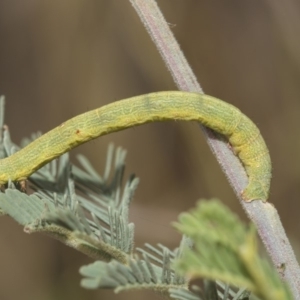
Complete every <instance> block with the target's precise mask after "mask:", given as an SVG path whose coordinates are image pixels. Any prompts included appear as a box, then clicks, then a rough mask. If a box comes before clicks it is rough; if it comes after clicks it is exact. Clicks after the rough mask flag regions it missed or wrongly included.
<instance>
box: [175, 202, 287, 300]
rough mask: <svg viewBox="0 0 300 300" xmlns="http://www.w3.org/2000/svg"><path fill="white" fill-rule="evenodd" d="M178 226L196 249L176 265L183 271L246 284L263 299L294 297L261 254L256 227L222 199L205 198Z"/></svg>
mask: <svg viewBox="0 0 300 300" xmlns="http://www.w3.org/2000/svg"><path fill="white" fill-rule="evenodd" d="M175 227H176V228H177V229H178V230H179V231H180V232H182V233H183V234H186V235H187V236H188V237H190V238H191V239H192V240H193V241H194V248H193V249H185V250H184V251H183V254H182V257H181V258H179V259H178V260H177V261H176V262H175V264H174V268H175V270H177V271H178V272H180V274H185V275H186V276H190V277H191V278H198V277H203V278H208V279H213V280H221V281H224V282H228V283H230V284H232V285H236V286H240V287H245V288H247V289H249V290H251V291H252V292H253V293H255V294H256V295H257V296H259V297H261V298H262V299H270V300H271V299H272V300H283V299H284V300H285V299H292V297H291V294H290V293H289V291H288V289H287V286H286V285H285V284H284V283H283V282H281V280H280V279H279V276H278V274H277V272H276V270H274V269H272V268H271V267H270V265H269V264H268V262H267V261H266V260H264V259H262V258H260V257H259V254H258V248H257V237H256V231H255V229H254V227H253V226H252V225H251V226H249V227H248V226H246V225H244V224H243V223H242V222H241V221H240V220H239V219H238V218H237V217H236V216H235V215H234V214H232V213H231V212H230V210H229V209H228V208H226V207H225V206H224V205H223V204H222V203H221V202H219V201H217V200H215V199H213V200H211V201H204V200H202V201H201V202H199V204H198V205H197V207H196V209H193V210H191V212H189V213H183V214H181V215H180V217H179V223H176V224H175Z"/></svg>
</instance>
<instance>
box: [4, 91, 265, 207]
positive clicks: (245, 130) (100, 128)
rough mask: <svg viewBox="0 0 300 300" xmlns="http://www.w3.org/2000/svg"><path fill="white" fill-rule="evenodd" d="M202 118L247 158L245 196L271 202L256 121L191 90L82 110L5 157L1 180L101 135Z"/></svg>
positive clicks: (16, 177) (27, 173)
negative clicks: (143, 125)
mask: <svg viewBox="0 0 300 300" xmlns="http://www.w3.org/2000/svg"><path fill="white" fill-rule="evenodd" d="M166 120H184V121H198V122H200V123H202V124H203V125H205V126H207V127H209V128H211V129H213V130H215V131H216V132H219V133H221V134H224V135H225V136H226V137H227V138H228V141H229V143H230V144H231V146H232V147H233V150H234V151H235V153H236V154H237V155H238V157H239V158H240V160H241V162H242V163H243V165H244V167H245V169H246V173H247V175H248V178H249V183H248V185H247V187H246V188H245V190H244V191H243V192H242V197H243V199H244V200H245V201H252V200H255V199H261V200H264V201H266V200H267V198H268V194H269V187H270V180H271V161H270V156H269V151H268V149H267V147H266V144H265V142H264V140H263V138H262V136H261V135H260V132H259V129H258V128H257V127H256V126H255V124H254V123H253V122H252V121H251V120H250V119H249V118H248V117H246V116H245V115H244V114H242V113H241V112H240V110H239V109H237V108H236V107H234V106H233V105H230V104H228V103H226V102H224V101H222V100H219V99H216V98H214V97H211V96H207V95H202V94H196V93H188V92H179V91H171V92H158V93H152V94H146V95H141V96H137V97H133V98H129V99H125V100H121V101H117V102H113V103H111V104H108V105H105V106H103V107H100V108H98V109H95V110H92V111H89V112H86V113H84V114H81V115H78V116H76V117H74V118H72V119H70V120H68V121H66V122H65V123H63V124H61V125H60V126H58V127H56V128H54V129H53V130H51V131H49V132H48V133H46V134H44V135H42V136H41V137H40V138H38V139H36V140H35V141H33V142H32V143H31V144H29V145H28V146H26V147H25V148H23V149H22V150H20V151H18V152H16V153H15V154H13V155H12V156H9V157H7V158H5V159H2V160H0V184H5V183H7V181H8V180H9V179H11V180H13V181H21V180H25V179H26V178H27V177H28V176H30V175H31V174H32V173H33V172H35V171H36V170H38V169H39V168H40V167H42V166H43V165H45V164H46V163H47V162H49V161H51V160H53V159H54V158H56V157H58V156H60V155H61V154H63V153H65V152H67V151H69V150H71V149H73V148H75V147H76V146H79V145H81V144H83V143H85V142H87V141H90V140H92V139H95V138H97V137H99V136H102V135H105V134H108V133H111V132H115V131H119V130H123V129H126V128H129V127H133V126H137V125H141V124H144V123H149V122H156V121H166Z"/></svg>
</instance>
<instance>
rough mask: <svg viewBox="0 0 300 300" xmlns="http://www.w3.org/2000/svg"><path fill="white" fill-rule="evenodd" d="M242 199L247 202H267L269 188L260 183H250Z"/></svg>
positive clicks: (243, 192)
mask: <svg viewBox="0 0 300 300" xmlns="http://www.w3.org/2000/svg"><path fill="white" fill-rule="evenodd" d="M242 198H243V200H244V201H245V202H252V201H254V200H262V201H263V202H267V200H268V198H269V187H268V185H265V184H262V182H260V181H250V182H249V184H248V185H247V187H246V188H245V190H243V191H242Z"/></svg>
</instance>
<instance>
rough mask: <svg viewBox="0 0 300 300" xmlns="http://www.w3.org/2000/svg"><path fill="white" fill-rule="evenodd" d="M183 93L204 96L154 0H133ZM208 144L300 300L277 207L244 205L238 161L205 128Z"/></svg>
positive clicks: (298, 272) (297, 273)
mask: <svg viewBox="0 0 300 300" xmlns="http://www.w3.org/2000/svg"><path fill="white" fill-rule="evenodd" d="M130 2H131V4H132V5H133V7H134V8H135V10H136V12H137V13H138V15H139V17H140V19H141V20H142V22H143V24H144V26H145V27H146V29H147V31H148V33H149V35H150V37H151V38H152V40H153V42H154V43H155V45H156V47H157V49H158V50H159V52H160V54H161V56H162V58H163V60H164V62H165V64H166V65H167V67H168V69H169V71H170V73H171V74H172V76H173V79H174V81H175V83H176V84H177V87H178V88H179V89H180V90H184V91H189V92H198V93H203V91H202V89H201V87H200V85H199V83H198V82H197V79H196V77H195V75H194V73H193V71H192V69H191V67H190V66H189V64H188V62H187V60H186V58H185V57H184V55H183V53H182V51H181V50H180V47H179V45H178V43H177V41H176V39H175V37H174V35H173V33H172V32H171V30H170V28H169V25H168V24H167V22H166V20H165V19H164V16H163V15H162V13H161V11H160V9H159V7H158V6H157V4H156V1H155V0H147V1H145V0H130ZM202 128H203V131H204V133H205V135H206V138H207V141H208V144H209V146H210V148H211V149H212V151H213V153H214V154H215V156H216V158H217V160H218V161H219V163H220V165H221V167H222V169H223V171H224V172H225V174H226V176H227V178H228V181H229V183H230V184H231V186H232V187H233V189H234V191H235V193H236V195H237V197H238V199H239V200H240V203H241V205H242V206H243V208H244V209H245V211H246V213H247V214H248V216H249V218H250V219H251V220H252V221H253V222H254V224H255V225H256V227H257V230H258V233H259V235H260V237H261V239H262V241H263V243H264V245H265V247H266V249H267V251H268V252H269V254H270V256H271V258H272V261H273V263H274V265H275V267H276V268H277V270H278V272H279V274H280V275H281V276H282V278H283V279H284V280H285V281H286V282H287V283H288V284H289V286H290V289H291V291H292V293H293V295H294V299H300V269H299V265H298V262H297V260H296V258H295V255H294V252H293V249H292V247H291V245H290V243H289V241H288V238H287V236H286V234H285V231H284V228H283V226H282V224H281V222H280V218H279V215H278V213H277V210H276V209H275V208H274V206H273V205H272V204H270V203H263V202H262V201H253V202H251V203H245V201H243V199H242V198H241V191H242V190H243V189H244V188H245V186H246V185H247V182H248V178H247V176H246V173H245V171H244V168H243V166H242V165H241V163H240V161H239V160H238V158H237V157H236V156H235V155H234V154H233V153H232V151H231V150H230V149H229V148H228V147H227V145H226V143H224V142H223V141H222V140H220V139H218V135H217V134H216V133H214V132H213V131H211V130H209V129H207V128H205V127H202Z"/></svg>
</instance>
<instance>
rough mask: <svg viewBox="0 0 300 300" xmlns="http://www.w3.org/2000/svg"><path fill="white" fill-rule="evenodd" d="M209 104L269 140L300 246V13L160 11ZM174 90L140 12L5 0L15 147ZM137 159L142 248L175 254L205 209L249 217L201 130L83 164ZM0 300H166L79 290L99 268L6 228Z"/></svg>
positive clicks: (199, 5) (293, 9)
mask: <svg viewBox="0 0 300 300" xmlns="http://www.w3.org/2000/svg"><path fill="white" fill-rule="evenodd" d="M158 3H159V5H160V7H161V9H162V11H163V13H164V14H165V16H166V18H167V21H168V22H169V23H170V26H171V27H172V30H173V32H174V33H175V35H176V37H177V39H178V41H179V43H180V45H181V47H182V49H183V51H184V52H185V54H186V57H187V59H188V61H189V62H190V64H191V66H192V68H193V69H194V71H195V73H196V75H197V77H198V79H199V81H200V83H201V85H202V87H203V89H204V91H205V92H206V93H207V94H211V95H214V96H216V97H219V98H221V99H223V100H226V101H228V102H230V103H232V104H234V105H236V106H237V107H239V108H240V109H241V110H242V111H243V112H244V113H246V114H247V115H248V116H249V117H250V118H251V119H252V120H254V122H255V123H256V124H258V126H259V128H260V129H261V131H262V134H263V136H264V137H265V139H266V141H267V144H268V145H269V149H270V152H271V156H272V160H273V165H274V175H273V182H272V191H271V198H270V201H271V202H272V203H274V204H275V206H276V207H277V209H278V210H279V213H280V216H281V218H282V221H283V224H284V226H285V228H286V230H287V232H288V234H289V236H290V237H291V238H292V239H293V240H294V242H295V243H296V244H297V240H298V239H299V227H300V223H299V221H298V220H299V208H300V206H299V203H300V201H299V194H300V192H299V191H300V188H299V182H300V171H299V161H300V136H299V129H300V74H299V70H300V69H299V66H300V39H299V36H300V34H299V33H300V18H299V17H300V7H299V5H300V4H299V1H296V0H286V1H279V0H273V1H271V0H265V1H249V0H248V1H240V0H228V1H216V0H214V1H211V0H210V1H208V0H206V1H204V0H198V1H195V0H194V1H192V0H190V1H183V0H181V1H180V0H159V1H158ZM173 89H176V87H175V85H174V83H173V82H172V79H171V77H170V75H169V73H168V72H167V70H166V67H165V66H164V64H163V62H162V60H161V58H160V55H159V54H158V52H157V51H156V49H155V47H154V45H153V43H152V42H151V40H150V38H149V36H148V34H147V33H146V31H145V29H144V28H143V25H142V24H141V22H140V20H139V19H138V17H137V15H136V13H135V11H134V10H133V8H132V7H131V5H130V4H129V1H124V0H123V1H120V0H72V1H66V0H60V1H43V0H25V1H24V0H1V1H0V94H4V95H5V96H6V99H7V104H6V123H7V124H8V125H9V126H10V130H11V134H12V137H13V139H14V141H15V142H18V143H19V142H20V140H21V138H22V137H24V136H29V135H30V133H31V132H34V131H37V130H42V131H43V132H46V131H48V130H50V129H51V128H53V127H54V126H56V125H58V124H60V123H61V122H63V121H64V120H66V119H68V118H71V117H73V116H75V115H77V114H79V113H82V112H85V111H87V110H90V109H93V108H97V107H99V106H101V105H103V104H106V103H110V102H113V101H115V100H119V99H123V98H126V97H130V96H134V95H139V94H143V93H149V92H154V91H161V90H173ZM111 141H113V142H114V143H115V144H116V145H118V146H119V145H120V146H123V147H124V148H126V149H127V150H128V156H127V175H128V174H130V173H132V172H135V173H136V174H137V175H138V176H139V177H140V178H141V184H140V187H139V190H138V192H137V195H136V197H135V201H134V203H133V207H132V211H131V219H132V220H133V221H134V222H135V223H136V227H137V229H136V239H137V241H136V243H137V245H140V246H141V245H142V244H143V243H145V242H150V243H152V244H156V243H163V244H166V245H168V246H170V247H176V245H177V243H178V241H179V235H178V234H177V233H176V232H175V231H174V230H173V229H172V228H171V227H170V225H169V224H170V222H171V221H174V220H176V218H177V215H178V214H179V213H180V212H181V211H183V210H187V209H189V208H191V207H193V205H194V203H195V201H196V200H197V199H199V198H201V197H206V198H209V197H219V198H220V199H221V200H222V201H223V202H224V203H225V204H226V205H228V206H229V207H230V208H231V209H232V210H234V211H235V212H237V213H238V214H240V215H241V217H242V218H244V219H245V220H246V218H245V216H244V214H243V212H242V210H241V208H240V206H239V204H238V201H237V200H236V198H235V196H234V195H233V193H232V191H231V189H230V187H229V186H228V183H227V182H226V179H225V177H224V175H223V174H222V172H221V171H220V168H219V166H218V165H217V163H216V161H215V158H214V157H213V156H212V154H211V153H210V151H209V149H208V146H207V145H206V142H205V141H204V138H203V136H202V133H201V132H200V130H199V128H198V126H197V125H196V124H191V123H189V124H186V123H180V122H176V123H175V122H170V123H164V124H151V125H146V126H142V127H138V128H134V129H130V130H127V131H124V132H120V133H116V134H112V135H110V136H106V137H103V138H100V139H97V140H96V141H93V142H90V143H88V144H86V145H84V146H81V147H80V148H79V149H76V150H74V151H72V156H73V159H74V161H75V160H76V159H75V154H76V153H79V152H80V153H84V154H85V155H86V156H87V157H88V158H89V159H90V160H91V161H92V162H93V163H94V165H95V166H96V168H97V169H98V170H99V171H100V172H101V171H102V170H103V166H104V162H105V153H106V150H107V145H108V143H109V142H111ZM0 253H1V255H0V299H1V300H3V299H4V300H6V299H23V300H31V299H33V300H35V299H40V300H52V299H66V300H68V299H73V300H77V299H89V300H93V299H141V298H142V297H145V298H148V299H150V298H151V299H158V298H159V297H158V296H156V295H153V294H152V293H149V292H132V293H124V294H120V295H117V296H114V295H113V293H112V292H111V291H86V290H83V289H82V288H80V287H79V281H80V275H79V274H78V268H79V267H80V266H81V265H83V264H86V263H89V262H91V260H89V259H87V258H86V257H84V255H82V254H80V253H77V252H76V251H75V250H73V249H70V248H67V247H66V246H64V245H62V244H60V243H59V242H57V241H54V240H50V239H49V238H47V237H45V236H42V235H32V236H28V235H26V234H24V233H23V231H22V228H21V227H20V226H18V225H16V224H15V223H14V222H13V221H12V220H10V219H9V218H8V217H3V218H1V220H0Z"/></svg>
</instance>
